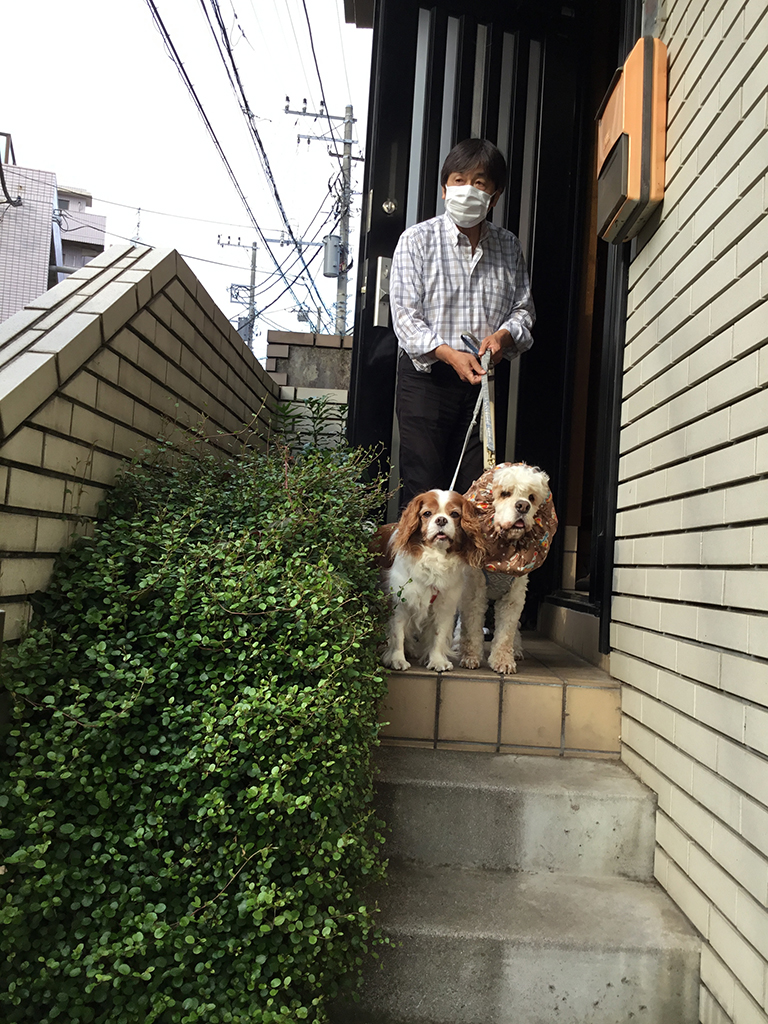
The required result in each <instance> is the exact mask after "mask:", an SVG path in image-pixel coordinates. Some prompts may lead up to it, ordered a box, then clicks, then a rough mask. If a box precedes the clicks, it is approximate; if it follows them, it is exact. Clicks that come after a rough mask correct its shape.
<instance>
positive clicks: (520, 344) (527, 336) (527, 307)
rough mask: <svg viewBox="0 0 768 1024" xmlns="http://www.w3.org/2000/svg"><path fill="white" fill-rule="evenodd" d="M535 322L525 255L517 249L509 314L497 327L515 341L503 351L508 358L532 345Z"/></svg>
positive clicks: (534, 310) (525, 350)
mask: <svg viewBox="0 0 768 1024" xmlns="http://www.w3.org/2000/svg"><path fill="white" fill-rule="evenodd" d="M518 244H519V243H518ZM535 323H536V309H535V307H534V305H533V296H532V295H531V284H530V281H529V280H528V270H527V268H526V266H525V257H524V256H523V253H522V250H518V253H517V264H516V267H515V293H514V296H513V297H512V305H511V308H510V311H509V315H508V316H507V318H506V319H505V321H504V323H503V324H501V327H499V330H501V329H502V328H503V329H505V330H507V331H509V333H510V334H511V335H512V340H513V341H514V343H515V344H514V349H511V348H510V349H506V351H505V355H506V356H507V358H508V359H514V358H515V356H517V355H518V354H519V353H520V352H527V351H528V349H529V348H530V347H531V345H533V336H532V334H531V328H532V327H533V325H534V324H535Z"/></svg>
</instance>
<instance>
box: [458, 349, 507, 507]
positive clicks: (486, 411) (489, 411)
mask: <svg viewBox="0 0 768 1024" xmlns="http://www.w3.org/2000/svg"><path fill="white" fill-rule="evenodd" d="M461 340H462V341H463V342H464V344H465V345H466V346H467V348H469V349H471V351H472V352H474V354H475V355H478V354H479V352H480V342H479V341H478V340H477V338H476V337H475V336H474V334H470V333H469V331H466V332H465V333H464V334H462V336H461ZM480 365H481V366H482V368H483V369H484V370H485V373H484V374H483V376H482V377H481V378H480V394H479V395H478V396H477V402H476V403H475V411H474V412H473V413H472V422H471V423H470V424H469V430H468V431H467V436H466V437H465V438H464V444H463V445H462V448H461V454H460V455H459V462H458V465H457V466H456V472H455V473H454V474H453V480H451V486H450V487H449V490H451V491H452V490H453V489H454V487H455V486H456V479H457V477H458V475H459V470H460V469H461V462H462V459H463V458H464V452H465V451H466V450H467V445H468V444H469V438H470V436H471V434H472V431H473V430H474V429H475V424H476V423H477V417H478V414H479V412H480V407H481V406H482V407H483V468H484V469H490V467H491V466H495V465H496V435H495V431H494V426H493V399H492V397H491V385H490V380H489V375H490V370H491V353H490V352H484V353H483V356H482V358H481V359H480Z"/></svg>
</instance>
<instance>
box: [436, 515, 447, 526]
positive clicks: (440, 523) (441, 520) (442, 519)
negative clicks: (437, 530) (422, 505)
mask: <svg viewBox="0 0 768 1024" xmlns="http://www.w3.org/2000/svg"><path fill="white" fill-rule="evenodd" d="M447 522H448V520H447V519H446V517H445V516H436V517H435V523H436V524H437V526H445V525H446V524H447Z"/></svg>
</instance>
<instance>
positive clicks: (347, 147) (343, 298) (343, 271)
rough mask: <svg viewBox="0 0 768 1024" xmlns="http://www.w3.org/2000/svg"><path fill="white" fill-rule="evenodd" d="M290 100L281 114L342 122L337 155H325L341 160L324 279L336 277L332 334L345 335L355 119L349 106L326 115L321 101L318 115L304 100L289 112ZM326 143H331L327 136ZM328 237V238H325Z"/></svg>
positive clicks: (310, 138)
mask: <svg viewBox="0 0 768 1024" xmlns="http://www.w3.org/2000/svg"><path fill="white" fill-rule="evenodd" d="M290 102H291V101H290V98H289V97H288V96H286V97H285V113H286V114H295V115H296V116H297V117H313V118H314V119H315V120H318V119H320V120H325V121H343V122H344V145H343V151H342V153H341V154H339V153H336V152H332V151H331V149H330V147H329V149H328V152H329V153H330V154H331V156H335V157H336V158H337V159H339V158H340V159H341V198H340V200H339V232H340V236H341V238H340V245H339V266H338V271H337V272H333V273H326V276H329V277H336V278H337V283H336V333H337V334H345V333H346V330H347V275H348V270H349V217H350V209H351V206H352V160H360V159H362V158H361V157H353V156H352V146H353V144H354V143H353V142H352V125H353V124H354V123H355V119H354V117H353V116H352V106H351V105H350V106H347V107H345V108H344V117H336V116H333V115H331V114H329V113H328V112H327V111H326V109H325V104H324V103H322V102H321V104H320V111H319V113H312V112H311V111H308V110H307V101H306V100H304V101H303V104H302V109H301V110H290V109H289V107H290ZM322 138H323V136H318V135H299V136H297V139H306V140H307V142H312V141H318V140H319V139H322ZM330 141H331V142H333V136H332V135H331V138H330ZM328 237H329V238H330V237H331V236H328Z"/></svg>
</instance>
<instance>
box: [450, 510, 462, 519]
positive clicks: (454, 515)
mask: <svg viewBox="0 0 768 1024" xmlns="http://www.w3.org/2000/svg"><path fill="white" fill-rule="evenodd" d="M451 519H461V512H457V511H456V510H455V509H454V511H453V512H451Z"/></svg>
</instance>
